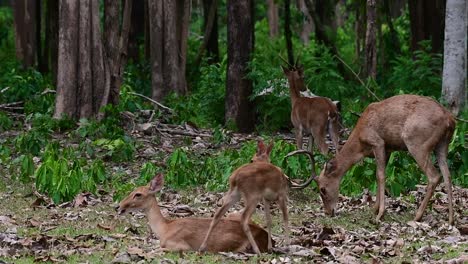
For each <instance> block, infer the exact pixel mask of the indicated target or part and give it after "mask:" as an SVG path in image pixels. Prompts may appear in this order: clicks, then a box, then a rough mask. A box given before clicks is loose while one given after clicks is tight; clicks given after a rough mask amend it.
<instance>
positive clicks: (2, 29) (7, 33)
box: [0, 7, 15, 83]
mask: <svg viewBox="0 0 468 264" xmlns="http://www.w3.org/2000/svg"><path fill="white" fill-rule="evenodd" d="M14 49H15V45H14V32H13V12H12V9H11V8H8V7H0V59H4V58H5V57H8V56H11V55H14ZM0 83H1V82H0Z"/></svg>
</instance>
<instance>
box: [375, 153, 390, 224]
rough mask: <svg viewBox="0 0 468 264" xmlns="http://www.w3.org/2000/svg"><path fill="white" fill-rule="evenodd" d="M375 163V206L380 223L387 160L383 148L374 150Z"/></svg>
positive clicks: (382, 210)
mask: <svg viewBox="0 0 468 264" xmlns="http://www.w3.org/2000/svg"><path fill="white" fill-rule="evenodd" d="M374 156H375V162H376V163H377V197H376V202H375V203H376V205H375V207H374V209H375V208H377V209H378V210H377V213H378V214H377V218H376V220H377V221H380V219H381V218H382V216H383V214H384V212H385V166H386V164H387V158H386V153H385V147H384V145H383V144H382V145H381V146H378V147H375V148H374Z"/></svg>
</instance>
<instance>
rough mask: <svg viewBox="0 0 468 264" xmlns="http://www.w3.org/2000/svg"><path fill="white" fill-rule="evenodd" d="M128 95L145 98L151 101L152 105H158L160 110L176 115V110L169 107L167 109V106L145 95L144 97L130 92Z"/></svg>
mask: <svg viewBox="0 0 468 264" xmlns="http://www.w3.org/2000/svg"><path fill="white" fill-rule="evenodd" d="M128 93H129V94H131V95H136V96H139V97H141V98H144V99H146V100H148V101H150V102H151V103H153V104H155V105H157V106H158V107H160V108H162V109H164V110H167V111H169V112H170V113H171V114H172V113H174V110H172V109H171V108H169V107H167V106H165V105H163V104H161V103H160V102H158V101H155V100H153V99H151V98H149V97H148V96H145V95H142V94H139V93H135V92H128Z"/></svg>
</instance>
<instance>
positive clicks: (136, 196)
mask: <svg viewBox="0 0 468 264" xmlns="http://www.w3.org/2000/svg"><path fill="white" fill-rule="evenodd" d="M140 197H141V193H135V195H133V198H140Z"/></svg>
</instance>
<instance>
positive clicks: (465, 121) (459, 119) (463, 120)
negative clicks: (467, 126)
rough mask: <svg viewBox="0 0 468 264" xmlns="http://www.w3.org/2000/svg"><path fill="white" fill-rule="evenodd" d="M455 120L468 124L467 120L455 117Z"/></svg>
mask: <svg viewBox="0 0 468 264" xmlns="http://www.w3.org/2000/svg"><path fill="white" fill-rule="evenodd" d="M455 119H456V120H458V121H460V122H463V123H468V120H466V119H462V118H459V117H455Z"/></svg>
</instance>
